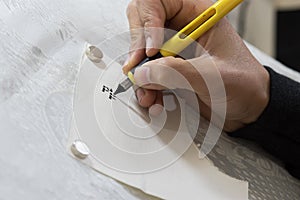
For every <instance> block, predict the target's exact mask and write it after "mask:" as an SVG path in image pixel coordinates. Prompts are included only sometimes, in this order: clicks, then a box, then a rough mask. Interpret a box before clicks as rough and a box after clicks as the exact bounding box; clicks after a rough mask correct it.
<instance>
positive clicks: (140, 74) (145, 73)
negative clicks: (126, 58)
mask: <svg viewBox="0 0 300 200" xmlns="http://www.w3.org/2000/svg"><path fill="white" fill-rule="evenodd" d="M149 71H150V69H149V67H138V68H137V69H136V70H135V72H134V80H135V83H136V85H138V86H143V85H147V84H149V83H150V78H149V76H150V75H149Z"/></svg>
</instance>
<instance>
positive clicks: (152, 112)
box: [149, 104, 164, 117]
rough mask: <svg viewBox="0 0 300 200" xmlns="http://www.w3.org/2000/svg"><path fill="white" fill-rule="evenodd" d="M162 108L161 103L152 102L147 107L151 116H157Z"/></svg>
mask: <svg viewBox="0 0 300 200" xmlns="http://www.w3.org/2000/svg"><path fill="white" fill-rule="evenodd" d="M163 110H164V107H163V106H162V105H160V104H154V105H152V106H151V107H150V108H149V114H150V115H151V116H154V117H157V116H159V115H160V114H161V113H162V111H163Z"/></svg>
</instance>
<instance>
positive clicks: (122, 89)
mask: <svg viewBox="0 0 300 200" xmlns="http://www.w3.org/2000/svg"><path fill="white" fill-rule="evenodd" d="M125 91H126V90H125V88H123V87H122V86H121V85H118V88H117V89H116V91H115V92H114V96H116V95H117V94H119V93H121V92H125Z"/></svg>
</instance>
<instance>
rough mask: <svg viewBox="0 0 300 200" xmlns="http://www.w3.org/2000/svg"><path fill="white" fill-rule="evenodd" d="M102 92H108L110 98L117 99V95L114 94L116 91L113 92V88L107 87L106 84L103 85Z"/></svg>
mask: <svg viewBox="0 0 300 200" xmlns="http://www.w3.org/2000/svg"><path fill="white" fill-rule="evenodd" d="M102 92H104V93H108V94H109V95H108V98H109V99H110V100H115V99H116V97H115V95H114V93H113V89H111V88H109V87H107V86H105V85H103V87H102Z"/></svg>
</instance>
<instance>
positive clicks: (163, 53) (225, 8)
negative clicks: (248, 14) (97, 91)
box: [114, 0, 243, 95]
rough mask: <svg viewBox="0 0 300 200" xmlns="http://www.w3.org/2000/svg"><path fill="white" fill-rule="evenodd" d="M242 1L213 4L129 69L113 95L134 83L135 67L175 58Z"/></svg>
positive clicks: (232, 0)
mask: <svg viewBox="0 0 300 200" xmlns="http://www.w3.org/2000/svg"><path fill="white" fill-rule="evenodd" d="M242 1H243V0H219V1H217V2H216V3H214V4H213V5H212V6H210V7H209V8H208V9H206V10H205V11H204V12H203V13H201V14H200V15H199V16H198V17H197V18H195V19H194V20H193V21H192V22H190V23H189V24H188V25H186V26H185V27H184V28H183V29H181V30H180V31H179V32H178V33H177V34H175V35H174V36H173V37H172V38H171V39H169V40H168V41H167V42H165V43H164V44H163V46H162V48H161V50H160V51H159V53H158V54H156V55H155V56H153V57H148V58H146V59H144V60H143V61H142V62H140V63H139V64H138V65H137V66H135V67H134V68H133V69H131V70H130V71H129V72H128V74H127V76H128V78H127V79H125V80H124V81H122V82H121V83H120V84H119V85H118V88H117V90H116V91H115V92H114V95H116V94H119V93H121V92H125V91H127V90H128V89H129V88H130V87H131V86H132V85H133V84H134V83H135V82H134V76H133V74H134V70H135V69H136V68H137V67H139V66H142V65H143V64H144V63H146V62H148V61H150V60H154V59H157V58H160V57H167V56H176V55H177V54H179V53H180V52H181V51H183V50H184V49H185V48H186V47H188V46H189V45H190V44H191V43H192V42H194V41H195V40H197V39H198V38H200V37H201V36H202V35H203V34H204V33H205V32H206V31H208V30H209V29H210V28H211V27H213V26H214V25H215V24H216V23H217V22H218V21H220V20H221V19H222V18H223V17H224V16H225V15H227V14H228V13H229V12H230V11H231V10H232V9H234V8H235V7H236V6H237V5H239V4H240V3H241V2H242Z"/></svg>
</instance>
